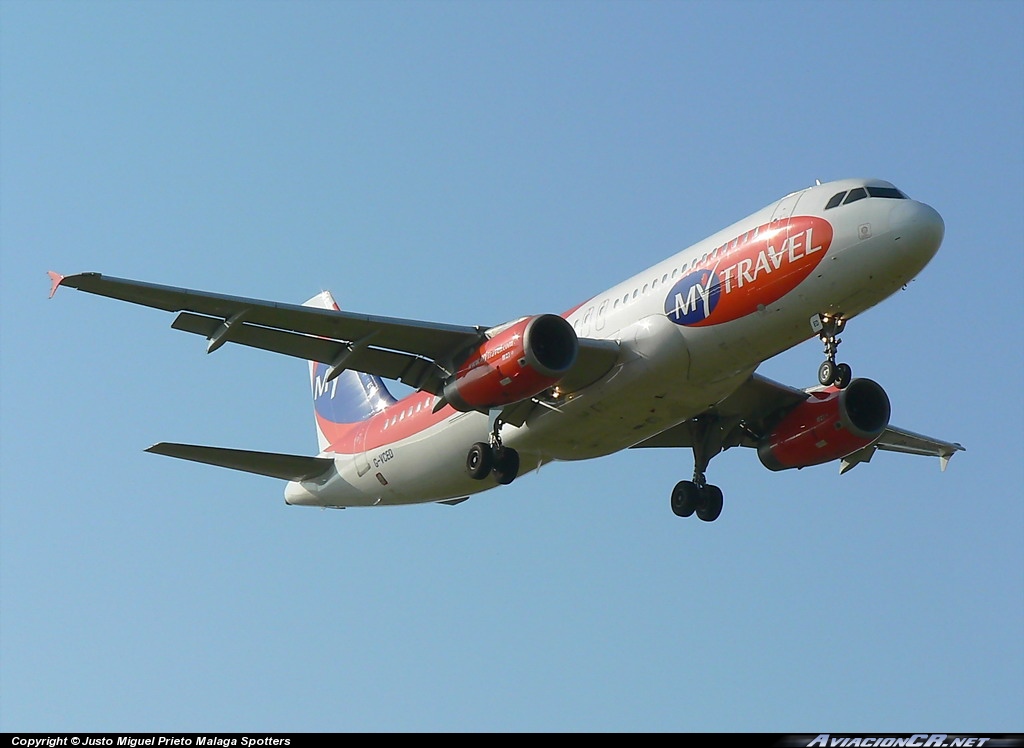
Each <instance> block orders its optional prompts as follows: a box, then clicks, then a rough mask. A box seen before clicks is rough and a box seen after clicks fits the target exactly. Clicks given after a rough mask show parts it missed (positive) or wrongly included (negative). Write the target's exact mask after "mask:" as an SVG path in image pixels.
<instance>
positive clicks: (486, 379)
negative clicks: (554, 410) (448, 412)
mask: <svg viewBox="0 0 1024 748" xmlns="http://www.w3.org/2000/svg"><path fill="white" fill-rule="evenodd" d="M487 335H488V339H487V340H485V341H484V342H483V343H481V344H480V345H479V346H477V347H476V348H474V349H473V350H472V351H471V352H470V353H469V355H468V356H467V357H466V358H465V359H464V361H463V363H462V365H461V366H459V368H458V371H456V373H455V374H454V375H453V376H452V377H451V379H449V380H448V381H447V382H446V383H445V385H444V397H445V399H446V400H447V401H448V402H449V403H451V405H452V407H453V408H455V409H456V410H463V411H468V410H486V409H488V408H494V407H499V406H503V405H508V404H509V403H514V402H518V401H520V400H525V399H526V398H529V397H533V396H534V395H536V394H538V393H540V392H543V391H544V390H546V389H547V388H548V387H551V386H553V385H555V384H557V383H558V382H559V381H560V380H561V379H562V378H563V377H564V376H565V375H566V374H567V373H568V372H569V370H570V369H571V368H572V365H573V364H574V363H576V356H577V354H578V353H579V347H580V346H579V340H578V339H577V337H576V331H575V330H573V329H572V325H570V324H569V323H568V322H566V321H565V320H564V319H563V318H562V317H559V316H558V315H556V314H541V315H537V316H534V317H525V318H523V319H521V320H517V321H515V322H511V323H508V324H506V325H501V326H499V327H495V328H493V329H491V330H489V331H488V332H487Z"/></svg>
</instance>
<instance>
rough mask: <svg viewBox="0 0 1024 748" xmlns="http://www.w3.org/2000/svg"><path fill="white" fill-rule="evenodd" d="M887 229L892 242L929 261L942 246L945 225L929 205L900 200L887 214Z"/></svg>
mask: <svg viewBox="0 0 1024 748" xmlns="http://www.w3.org/2000/svg"><path fill="white" fill-rule="evenodd" d="M889 229H890V230H891V231H892V236H893V240H894V241H898V242H899V243H900V245H901V246H905V247H906V248H907V249H908V250H909V251H913V252H915V253H920V254H921V255H926V256H927V257H928V258H929V259H930V258H931V257H932V256H933V255H934V254H935V253H936V252H937V251H938V249H939V245H940V244H942V237H943V236H944V235H945V233H946V224H945V223H944V222H943V221H942V216H940V215H939V213H938V211H937V210H935V209H934V208H933V207H931V206H930V205H925V204H924V203H919V202H917V201H916V200H900V201H899V202H898V203H897V204H896V205H894V206H893V209H892V212H891V213H890V214H889Z"/></svg>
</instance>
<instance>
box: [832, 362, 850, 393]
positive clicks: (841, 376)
mask: <svg viewBox="0 0 1024 748" xmlns="http://www.w3.org/2000/svg"><path fill="white" fill-rule="evenodd" d="M851 381H853V369H851V368H850V365H849V364H837V365H836V381H835V385H836V387H838V388H839V389H841V390H845V389H846V385H848V384H849V383H850V382H851Z"/></svg>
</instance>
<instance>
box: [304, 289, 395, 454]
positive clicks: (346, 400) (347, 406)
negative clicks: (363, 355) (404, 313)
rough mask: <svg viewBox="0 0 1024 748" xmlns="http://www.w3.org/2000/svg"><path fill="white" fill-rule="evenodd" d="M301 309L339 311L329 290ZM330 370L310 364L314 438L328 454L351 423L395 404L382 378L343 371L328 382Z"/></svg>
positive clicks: (321, 365)
mask: <svg viewBox="0 0 1024 748" xmlns="http://www.w3.org/2000/svg"><path fill="white" fill-rule="evenodd" d="M303 306H311V307H316V308H318V309H335V310H337V309H338V308H339V307H338V304H337V302H335V300H334V297H333V296H331V293H330V292H329V291H322V292H321V293H319V294H317V295H316V296H314V297H313V298H312V299H310V300H309V301H307V302H306V303H305V304H303ZM329 370H330V367H329V366H328V365H327V364H323V363H320V362H319V361H310V362H309V380H310V384H311V386H312V390H313V410H314V413H315V416H316V436H317V441H318V442H319V445H320V451H321V452H325V451H327V449H328V448H329V447H330V445H331V444H332V443H334V442H335V441H337V440H338V439H339V438H340V437H341V436H342V435H344V434H345V432H347V431H348V427H349V426H351V425H352V424H354V423H359V422H360V421H365V420H366V419H367V418H369V417H370V416H373V415H375V414H377V413H379V412H381V411H382V410H384V409H385V408H386V407H388V406H389V405H392V404H394V403H395V402H397V401H396V400H395V398H394V397H393V396H392V395H391V393H390V392H388V390H387V387H385V386H384V382H383V381H381V378H380V377H378V376H376V375H373V374H364V373H362V372H358V371H352V370H350V369H346V370H345V371H343V372H342V373H341V374H339V375H338V376H337V377H335V378H334V379H332V380H330V381H328V380H327V372H328V371H329Z"/></svg>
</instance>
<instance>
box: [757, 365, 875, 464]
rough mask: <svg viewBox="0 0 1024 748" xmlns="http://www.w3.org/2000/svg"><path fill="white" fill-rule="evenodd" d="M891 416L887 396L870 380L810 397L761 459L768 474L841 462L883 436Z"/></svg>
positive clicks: (768, 441)
mask: <svg viewBox="0 0 1024 748" xmlns="http://www.w3.org/2000/svg"><path fill="white" fill-rule="evenodd" d="M889 414H890V407H889V396H888V395H886V394H885V390H883V389H882V387H881V386H880V385H879V384H877V383H876V382H873V381H872V380H870V379H855V380H853V381H852V382H850V384H849V385H848V386H847V387H846V389H843V390H837V389H835V388H834V387H830V388H828V389H826V390H821V391H818V392H811V393H810V397H808V398H807V400H805V401H804V402H802V403H800V405H798V406H797V407H796V408H794V409H793V410H791V411H790V412H789V413H787V414H786V415H785V416H783V418H782V420H781V421H779V423H777V424H776V425H775V427H774V428H773V429H772V430H771V431H770V432H769V433H768V435H767V436H765V437H764V438H763V439H762V440H761V442H760V444H758V447H757V456H758V457H760V458H761V463H762V464H763V465H764V466H765V467H766V468H768V469H769V470H785V469H787V468H802V467H807V466H809V465H820V464H822V463H824V462H831V461H832V460H839V459H842V458H843V457H846V456H847V455H850V454H853V453H854V452H856V451H857V450H858V449H863V448H864V447H867V446H868V445H870V444H871V443H872V442H874V441H875V440H876V439H877V438H878V437H879V436H881V435H882V432H883V431H885V428H886V427H887V426H888V425H889Z"/></svg>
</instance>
